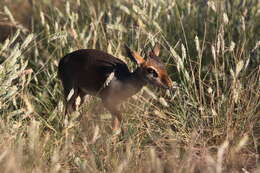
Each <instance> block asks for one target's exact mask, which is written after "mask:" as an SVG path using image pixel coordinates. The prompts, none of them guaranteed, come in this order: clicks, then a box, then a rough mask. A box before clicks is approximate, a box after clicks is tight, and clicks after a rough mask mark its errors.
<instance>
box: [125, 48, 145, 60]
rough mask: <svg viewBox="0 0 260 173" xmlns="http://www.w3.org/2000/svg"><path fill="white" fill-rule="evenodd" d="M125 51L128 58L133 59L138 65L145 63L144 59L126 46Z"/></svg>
mask: <svg viewBox="0 0 260 173" xmlns="http://www.w3.org/2000/svg"><path fill="white" fill-rule="evenodd" d="M125 50H126V54H127V56H128V57H129V58H130V59H131V61H133V62H135V63H136V64H138V65H141V64H143V63H144V62H145V60H144V58H143V57H141V56H140V55H139V54H138V53H137V52H135V51H132V50H131V49H130V48H129V47H128V46H127V45H125Z"/></svg>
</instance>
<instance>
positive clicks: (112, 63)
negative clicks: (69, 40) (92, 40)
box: [58, 44, 173, 130]
mask: <svg viewBox="0 0 260 173" xmlns="http://www.w3.org/2000/svg"><path fill="white" fill-rule="evenodd" d="M125 49H126V53H127V56H128V57H129V58H130V60H131V61H133V62H135V63H136V64H137V65H138V67H137V68H136V69H135V70H134V71H133V72H130V71H129V69H128V67H127V65H126V64H125V63H124V62H123V61H121V60H120V59H118V58H116V57H114V56H112V55H110V54H108V53H106V52H103V51H100V50H96V49H81V50H77V51H74V52H72V53H69V54H67V55H66V56H64V57H63V58H62V59H61V60H60V62H59V67H58V68H59V70H58V74H59V77H60V79H61V81H62V84H63V88H64V96H65V100H66V113H71V112H73V111H74V110H75V109H76V105H75V101H76V98H77V97H78V96H79V97H80V98H81V99H80V100H83V97H84V96H86V95H88V94H89V95H93V96H98V97H100V98H101V99H102V102H103V104H104V106H105V107H106V108H107V109H108V110H109V111H110V112H111V114H112V115H113V130H119V129H120V125H121V120H122V116H121V113H120V111H119V109H118V106H119V104H120V103H122V102H123V101H124V100H126V99H127V98H129V97H131V96H132V95H134V94H136V93H137V92H138V91H140V90H141V88H142V87H143V86H144V85H146V84H152V85H155V86H158V87H162V88H169V89H170V88H172V86H173V83H172V81H171V79H170V78H169V76H168V74H167V71H166V69H165V66H164V64H163V63H162V62H161V60H160V58H159V57H158V56H159V52H160V48H159V45H158V44H156V45H155V46H154V48H153V50H151V51H150V52H149V53H148V54H147V57H146V59H144V58H143V57H141V56H140V55H139V54H138V53H137V52H135V51H132V50H130V49H129V48H128V47H127V46H125ZM108 78H109V79H110V78H111V79H110V80H109V81H108ZM72 89H73V90H74V93H73V94H72V96H71V97H70V98H68V95H69V94H70V95H71V93H70V92H71V90H72Z"/></svg>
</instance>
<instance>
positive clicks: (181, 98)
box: [0, 0, 260, 173]
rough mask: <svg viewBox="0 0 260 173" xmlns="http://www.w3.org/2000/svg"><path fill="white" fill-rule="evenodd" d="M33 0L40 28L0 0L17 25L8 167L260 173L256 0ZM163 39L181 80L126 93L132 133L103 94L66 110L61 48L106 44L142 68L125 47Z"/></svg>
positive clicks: (7, 44) (8, 64)
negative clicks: (114, 121)
mask: <svg viewBox="0 0 260 173" xmlns="http://www.w3.org/2000/svg"><path fill="white" fill-rule="evenodd" d="M21 2H22V1H19V3H21ZM24 2H25V1H24ZM28 2H30V3H28ZM28 2H26V3H28V4H29V5H28V4H27V6H26V7H27V9H28V12H29V11H30V12H31V11H32V13H29V14H27V16H26V17H27V18H29V19H30V25H28V24H25V23H20V22H19V21H18V16H19V11H16V12H15V11H12V9H14V7H13V6H14V3H13V1H12V0H10V1H6V2H0V4H1V5H2V7H3V8H2V9H1V15H2V16H3V19H4V20H5V21H4V22H2V24H4V25H7V26H12V27H15V28H17V31H16V32H14V33H13V34H11V35H10V36H9V37H8V38H7V39H5V41H4V42H2V43H0V63H1V64H0V86H1V87H0V113H1V117H0V124H1V125H0V168H1V172H212V173H220V172H260V167H259V165H260V161H259V154H260V152H259V150H260V144H259V143H260V111H259V110H260V109H259V107H260V106H259V104H260V97H259V96H260V91H259V86H260V83H259V79H260V66H259V64H260V58H259V54H260V51H259V46H260V40H259V35H260V32H259V28H260V23H259V21H260V13H259V9H260V8H259V7H260V4H259V2H258V1H257V0H246V1H242V0H241V1H240V0H234V1H227V0H226V1H202V0H201V1H200V0H197V1H189V0H185V1H181V0H176V1H174V0H157V1H154V0H137V1H123V0H121V1H105V2H104V1H100V0H96V1H92V0H91V1H83V0H77V1H69V0H68V1H62V2H61V1H55V0H52V1H28ZM22 10H24V9H23V8H21V11H22ZM23 14H24V12H23ZM25 14H26V12H25ZM156 42H159V43H160V44H161V47H162V55H161V58H162V59H163V61H164V62H165V63H167V68H168V71H169V74H170V76H171V78H172V79H173V80H174V81H175V82H176V83H177V84H178V87H176V89H174V90H173V91H164V90H161V89H156V88H153V87H149V86H148V87H145V88H143V90H142V91H141V92H140V93H138V94H137V95H135V96H134V97H133V98H131V99H129V100H128V101H127V102H125V103H124V104H123V105H122V107H121V109H122V112H124V122H123V128H124V131H125V133H124V134H123V135H121V136H120V137H115V136H113V135H112V133H111V127H110V124H111V119H110V118H111V115H110V114H109V113H108V112H106V110H103V109H100V108H102V106H101V105H100V104H99V103H100V101H99V100H98V99H96V98H89V100H88V101H87V102H86V103H85V104H84V105H83V106H82V107H81V108H80V109H79V111H77V112H75V113H73V114H72V115H69V116H65V115H64V103H63V92H62V87H61V83H60V81H59V79H58V77H57V64H58V62H59V60H60V58H61V57H62V56H64V55H65V54H67V53H69V52H70V51H73V50H76V49H81V48H95V49H100V50H103V51H106V52H109V53H110V54H113V55H115V56H116V57H118V58H121V59H123V60H124V61H126V62H128V64H129V67H130V68H131V69H132V68H134V66H133V64H131V63H130V61H128V59H127V58H126V57H125V53H124V50H123V49H122V45H123V44H125V43H126V44H127V45H129V46H130V47H132V48H133V49H135V50H137V51H139V52H145V51H147V50H149V49H150V47H151V46H152V45H153V44H154V43H156ZM176 86H177V85H176Z"/></svg>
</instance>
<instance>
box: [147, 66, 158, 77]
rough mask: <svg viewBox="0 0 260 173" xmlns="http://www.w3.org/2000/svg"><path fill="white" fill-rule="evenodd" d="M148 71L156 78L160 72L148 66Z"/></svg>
mask: <svg viewBox="0 0 260 173" xmlns="http://www.w3.org/2000/svg"><path fill="white" fill-rule="evenodd" d="M147 72H148V73H149V74H152V75H153V77H155V78H156V77H158V73H157V72H156V71H155V70H154V69H153V68H147Z"/></svg>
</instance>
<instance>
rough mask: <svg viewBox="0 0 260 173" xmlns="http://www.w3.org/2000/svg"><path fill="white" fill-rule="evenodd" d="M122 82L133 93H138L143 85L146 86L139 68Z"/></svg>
mask: <svg viewBox="0 0 260 173" xmlns="http://www.w3.org/2000/svg"><path fill="white" fill-rule="evenodd" d="M124 82H125V83H126V84H127V85H128V87H129V88H131V89H132V90H133V92H134V93H136V92H138V91H139V90H140V89H142V87H143V86H144V85H146V80H145V77H144V74H143V72H142V69H141V68H137V69H136V70H135V71H134V72H132V73H131V74H130V76H129V78H126V79H125V81H124Z"/></svg>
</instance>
